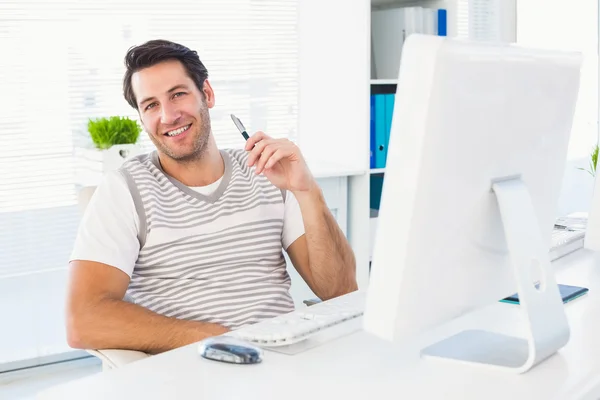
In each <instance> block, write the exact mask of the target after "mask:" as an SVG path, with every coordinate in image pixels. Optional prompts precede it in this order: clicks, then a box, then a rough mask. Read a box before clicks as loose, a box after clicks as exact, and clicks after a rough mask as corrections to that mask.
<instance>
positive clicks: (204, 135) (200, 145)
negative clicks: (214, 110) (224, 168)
mask: <svg viewBox="0 0 600 400" xmlns="http://www.w3.org/2000/svg"><path fill="white" fill-rule="evenodd" d="M196 122H197V124H196V128H197V129H198V133H197V134H196V138H195V140H194V148H193V149H192V151H191V152H190V153H189V154H180V155H178V154H175V153H173V151H171V149H169V148H168V147H167V146H166V145H164V144H163V143H161V142H159V141H158V140H157V139H155V138H154V137H153V136H150V139H151V140H152V142H153V143H154V145H155V146H156V147H157V148H158V149H159V150H160V151H161V152H162V153H164V154H165V155H166V156H168V157H169V158H171V159H173V160H175V161H177V162H178V163H183V164H187V163H191V162H194V161H197V160H199V159H201V158H202V155H203V154H204V152H205V151H206V147H207V144H208V141H209V138H210V135H211V134H212V131H211V126H210V114H209V112H208V108H207V107H206V106H205V107H203V108H202V109H201V110H200V119H198V120H196ZM190 133H192V132H190Z"/></svg>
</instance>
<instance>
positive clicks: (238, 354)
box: [198, 336, 263, 364]
mask: <svg viewBox="0 0 600 400" xmlns="http://www.w3.org/2000/svg"><path fill="white" fill-rule="evenodd" d="M198 352H199V353H200V355H201V356H202V357H204V358H206V359H209V360H215V361H222V362H226V363H231V364H258V363H260V362H262V359H263V351H262V349H261V348H259V347H256V346H254V345H252V344H250V343H248V342H245V341H243V340H240V339H237V338H234V337H230V336H215V337H211V338H208V339H204V340H203V341H201V342H200V343H199V344H198Z"/></svg>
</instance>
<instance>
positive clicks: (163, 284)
mask: <svg viewBox="0 0 600 400" xmlns="http://www.w3.org/2000/svg"><path fill="white" fill-rule="evenodd" d="M221 154H222V156H223V160H224V164H225V174H224V175H223V179H222V181H221V183H220V185H219V186H218V187H217V189H216V190H215V191H214V192H213V193H212V194H211V195H209V196H204V195H202V194H200V193H198V192H196V191H194V190H193V189H191V188H189V187H187V186H185V185H183V184H182V183H181V182H179V181H177V180H175V179H174V178H172V177H170V176H168V175H167V174H165V172H164V171H163V170H162V168H161V165H160V162H159V160H158V155H157V153H156V152H152V153H150V154H144V155H141V156H137V157H134V158H132V159H130V160H128V161H126V162H125V163H124V164H123V166H122V167H121V169H120V172H121V173H122V175H123V176H124V177H125V180H126V182H127V184H128V186H129V190H130V192H131V195H132V197H133V200H134V203H135V206H136V210H137V213H138V216H139V222H140V223H139V232H138V239H139V242H140V251H139V254H138V259H137V261H136V264H135V268H134V270H133V274H132V276H131V281H130V284H129V287H128V290H127V297H128V299H129V301H132V302H134V303H136V304H138V305H141V306H143V307H145V308H147V309H149V310H152V311H154V312H156V313H159V314H162V315H165V316H168V317H174V318H178V319H186V320H195V321H203V322H211V323H218V324H221V325H224V326H226V327H228V328H230V329H236V328H239V327H240V326H243V325H246V324H252V323H255V322H258V321H260V320H262V319H265V318H271V317H274V316H276V315H279V314H282V313H286V312H290V311H292V310H293V309H294V304H293V301H292V298H291V296H290V294H289V288H290V277H289V275H288V273H287V270H286V262H285V258H284V256H283V249H282V229H283V215H284V204H283V201H284V199H283V197H282V192H281V191H280V190H279V189H278V188H277V187H275V186H274V185H272V184H271V183H270V182H269V181H268V180H267V179H266V178H265V177H264V176H262V175H258V176H257V175H256V174H255V173H254V172H253V170H251V169H250V168H249V167H248V166H247V163H246V162H247V152H245V151H244V150H221Z"/></svg>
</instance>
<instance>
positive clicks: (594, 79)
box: [516, 0, 598, 215]
mask: <svg viewBox="0 0 600 400" xmlns="http://www.w3.org/2000/svg"><path fill="white" fill-rule="evenodd" d="M516 26H517V43H519V44H523V45H528V46H535V47H542V48H552V49H562V50H576V51H581V52H582V53H583V56H584V65H583V68H582V78H581V88H580V96H579V100H578V105H577V110H576V114H575V121H574V125H573V130H572V132H571V142H570V145H569V152H568V163H567V166H566V169H565V175H564V180H563V191H562V196H561V198H560V200H559V210H558V212H559V214H561V215H563V214H566V213H570V212H574V211H587V210H588V209H589V203H590V200H591V196H592V188H593V179H592V177H591V176H590V175H589V174H587V173H586V172H584V171H580V170H578V169H577V168H578V167H586V168H587V167H588V164H589V153H590V151H591V149H592V146H593V145H595V144H596V143H597V140H598V0H577V1H566V0H518V1H517V24H516Z"/></svg>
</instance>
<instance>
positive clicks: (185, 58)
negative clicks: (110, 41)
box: [123, 40, 208, 110]
mask: <svg viewBox="0 0 600 400" xmlns="http://www.w3.org/2000/svg"><path fill="white" fill-rule="evenodd" d="M167 60H178V61H180V62H181V64H183V67H184V68H185V71H186V72H187V74H188V76H189V77H190V78H191V79H192V80H193V81H194V83H195V84H196V87H198V90H200V92H201V93H203V92H202V88H203V86H204V81H205V80H206V78H208V71H207V70H206V67H205V66H204V64H202V61H200V58H199V57H198V53H197V52H196V51H194V50H190V49H188V48H187V47H185V46H183V45H181V44H178V43H173V42H170V41H168V40H150V41H148V42H146V43H144V44H141V45H139V46H134V47H132V48H130V49H129V50H128V51H127V54H126V55H125V67H126V68H127V71H126V72H125V77H124V78H123V95H124V96H125V100H127V102H128V103H129V105H131V107H133V108H135V109H136V110H137V109H138V106H137V101H136V98H135V94H134V93H133V89H132V88H131V76H132V75H133V74H134V73H135V72H137V71H139V70H141V69H144V68H148V67H151V66H153V65H156V64H158V63H160V62H163V61H167Z"/></svg>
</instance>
